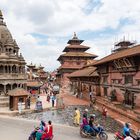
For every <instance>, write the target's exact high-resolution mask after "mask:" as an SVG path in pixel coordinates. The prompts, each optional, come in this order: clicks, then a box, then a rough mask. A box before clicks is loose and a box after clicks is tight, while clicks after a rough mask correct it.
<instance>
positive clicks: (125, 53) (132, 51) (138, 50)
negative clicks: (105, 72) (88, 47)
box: [93, 45, 140, 66]
mask: <svg viewBox="0 0 140 140" xmlns="http://www.w3.org/2000/svg"><path fill="white" fill-rule="evenodd" d="M134 55H140V45H136V46H134V47H132V48H128V49H125V50H122V51H119V52H116V53H112V54H110V55H108V56H106V57H104V58H102V59H101V60H99V61H97V62H96V63H94V64H93V65H95V66H96V65H100V64H103V63H107V62H110V61H113V60H116V59H120V58H123V57H130V56H134Z"/></svg>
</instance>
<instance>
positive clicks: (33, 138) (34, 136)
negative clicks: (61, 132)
mask: <svg viewBox="0 0 140 140" xmlns="http://www.w3.org/2000/svg"><path fill="white" fill-rule="evenodd" d="M38 130H39V127H36V128H35V129H34V130H33V131H32V132H31V134H30V136H29V138H28V140H35V138H36V133H37V131H38Z"/></svg>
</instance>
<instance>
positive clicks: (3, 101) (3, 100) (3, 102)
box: [0, 95, 9, 108]
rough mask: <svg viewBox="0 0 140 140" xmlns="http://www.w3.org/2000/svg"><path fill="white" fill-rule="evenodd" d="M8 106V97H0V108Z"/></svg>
mask: <svg viewBox="0 0 140 140" xmlns="http://www.w3.org/2000/svg"><path fill="white" fill-rule="evenodd" d="M8 106H9V97H8V96H5V95H0V108H1V107H8Z"/></svg>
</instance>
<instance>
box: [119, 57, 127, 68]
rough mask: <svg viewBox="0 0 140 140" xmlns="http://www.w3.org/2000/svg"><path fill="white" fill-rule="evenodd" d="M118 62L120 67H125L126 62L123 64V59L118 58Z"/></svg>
mask: <svg viewBox="0 0 140 140" xmlns="http://www.w3.org/2000/svg"><path fill="white" fill-rule="evenodd" d="M119 63H120V65H121V67H126V64H125V62H124V60H123V59H120V60H119Z"/></svg>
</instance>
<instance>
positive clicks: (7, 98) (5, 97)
mask: <svg viewBox="0 0 140 140" xmlns="http://www.w3.org/2000/svg"><path fill="white" fill-rule="evenodd" d="M1 101H9V97H7V96H0V102H1Z"/></svg>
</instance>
